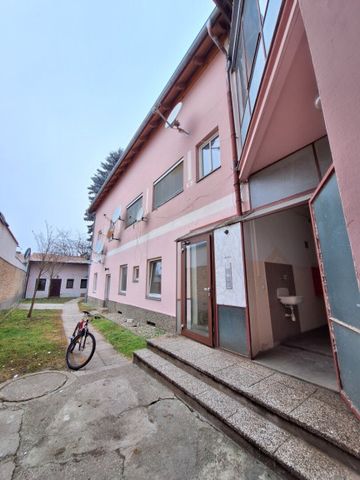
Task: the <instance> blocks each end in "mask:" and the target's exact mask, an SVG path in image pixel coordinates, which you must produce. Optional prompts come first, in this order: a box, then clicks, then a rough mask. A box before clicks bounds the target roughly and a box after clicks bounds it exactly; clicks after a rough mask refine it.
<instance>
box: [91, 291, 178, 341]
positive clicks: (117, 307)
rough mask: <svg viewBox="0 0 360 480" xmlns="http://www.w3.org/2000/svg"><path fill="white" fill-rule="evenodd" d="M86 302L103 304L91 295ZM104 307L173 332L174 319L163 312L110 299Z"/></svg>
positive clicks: (100, 305) (101, 305) (174, 326)
mask: <svg viewBox="0 0 360 480" xmlns="http://www.w3.org/2000/svg"><path fill="white" fill-rule="evenodd" d="M87 303H89V304H90V305H95V306H96V307H97V308H102V307H103V306H104V301H103V300H99V299H98V298H93V297H88V298H87ZM106 307H107V308H108V309H109V311H110V312H119V311H120V312H121V314H122V315H123V316H124V318H132V319H133V320H135V321H136V322H141V323H144V324H146V323H147V322H151V324H155V325H156V326H157V327H159V328H162V329H163V330H165V331H167V332H169V333H175V330H176V319H175V317H172V316H171V315H165V314H164V313H159V312H154V311H153V310H147V309H145V308H141V307H135V306H133V305H126V304H125V303H118V302H113V301H111V300H108V301H107V302H106Z"/></svg>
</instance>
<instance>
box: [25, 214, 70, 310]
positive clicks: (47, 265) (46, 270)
mask: <svg viewBox="0 0 360 480" xmlns="http://www.w3.org/2000/svg"><path fill="white" fill-rule="evenodd" d="M34 236H35V240H36V243H37V247H38V252H39V253H38V254H37V255H38V261H37V262H36V264H37V267H38V274H37V277H36V281H35V287H34V293H33V296H32V299H31V305H30V308H29V312H28V315H27V316H28V318H31V315H32V311H33V308H34V303H35V298H36V293H37V291H38V288H39V282H40V278H41V277H42V276H43V275H45V274H48V275H49V276H50V279H51V278H53V277H54V276H56V275H57V274H58V273H59V271H60V270H61V268H62V263H61V256H63V255H64V254H65V251H64V250H62V248H61V247H60V244H59V242H58V236H59V232H57V233H55V231H54V229H53V227H52V226H50V225H49V224H48V223H47V222H45V232H40V233H34Z"/></svg>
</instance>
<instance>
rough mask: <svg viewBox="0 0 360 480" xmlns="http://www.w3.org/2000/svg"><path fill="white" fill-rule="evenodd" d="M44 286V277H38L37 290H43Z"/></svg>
mask: <svg viewBox="0 0 360 480" xmlns="http://www.w3.org/2000/svg"><path fill="white" fill-rule="evenodd" d="M45 286H46V278H40V279H39V281H38V288H37V290H39V291H40V292H43V291H44V290H45Z"/></svg>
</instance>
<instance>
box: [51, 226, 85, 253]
mask: <svg viewBox="0 0 360 480" xmlns="http://www.w3.org/2000/svg"><path fill="white" fill-rule="evenodd" d="M56 245H57V249H58V250H59V251H61V252H63V255H69V256H80V257H85V258H90V253H91V244H90V242H89V241H88V240H87V239H86V238H84V237H83V236H81V235H80V234H78V235H77V236H72V234H71V232H69V231H65V230H58V231H57V239H56Z"/></svg>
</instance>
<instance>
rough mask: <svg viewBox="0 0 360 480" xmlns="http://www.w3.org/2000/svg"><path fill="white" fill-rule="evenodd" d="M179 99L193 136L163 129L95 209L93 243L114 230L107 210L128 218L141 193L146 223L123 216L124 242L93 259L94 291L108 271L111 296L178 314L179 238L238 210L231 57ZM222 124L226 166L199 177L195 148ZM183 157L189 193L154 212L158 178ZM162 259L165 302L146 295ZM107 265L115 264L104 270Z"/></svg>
mask: <svg viewBox="0 0 360 480" xmlns="http://www.w3.org/2000/svg"><path fill="white" fill-rule="evenodd" d="M181 101H182V102H183V109H182V111H181V113H180V115H179V120H180V123H181V126H182V127H183V128H185V129H186V130H188V131H189V132H190V135H188V136H187V135H185V134H180V133H178V132H177V131H175V130H170V129H165V128H164V127H163V126H162V127H160V128H159V129H158V130H157V131H156V133H155V134H154V135H153V136H152V137H151V138H150V140H149V141H148V143H147V144H146V145H145V147H144V148H143V149H142V151H141V153H140V154H139V155H138V157H137V158H136V159H135V161H134V163H133V164H132V165H131V166H129V167H128V168H127V170H126V172H125V174H124V175H123V176H122V177H121V178H120V180H119V182H118V184H117V185H116V187H115V188H113V190H112V191H111V192H110V194H109V195H108V196H107V197H106V198H105V200H104V201H103V202H102V204H101V205H100V207H99V208H98V210H97V212H96V223H95V235H94V238H95V242H96V240H97V233H98V231H99V230H102V231H103V232H104V233H106V231H107V229H108V228H109V221H108V220H107V219H106V218H105V217H104V214H106V215H107V216H108V217H111V215H112V213H113V211H114V210H115V208H116V207H118V206H121V210H122V213H123V216H125V210H126V206H127V205H128V204H129V203H130V202H131V201H132V200H134V199H135V198H136V197H137V196H138V195H140V194H143V206H144V211H145V215H146V216H147V217H148V221H147V222H139V223H137V224H135V225H134V226H131V227H129V228H126V229H125V226H124V223H123V222H117V226H116V230H115V234H114V236H115V237H117V238H118V237H119V236H120V237H121V241H120V242H118V241H116V240H114V241H111V242H108V241H107V240H106V239H105V237H102V238H104V239H105V245H106V249H107V255H106V259H105V263H104V264H99V263H93V264H92V265H91V268H90V284H89V296H91V297H95V298H98V299H103V298H104V291H105V275H106V274H111V288H110V295H109V299H110V300H112V301H115V302H119V303H126V304H129V305H135V306H138V307H142V308H145V309H148V310H153V311H157V312H161V313H165V314H167V315H171V316H175V313H176V312H175V303H176V293H175V292H176V285H175V284H176V244H175V239H176V238H178V237H179V236H181V235H183V234H185V233H188V232H189V231H191V230H193V229H195V228H198V227H200V226H203V225H207V224H208V223H211V222H213V221H216V220H219V219H222V218H226V217H228V216H231V215H234V214H235V212H236V209H235V196H234V193H233V186H232V183H233V182H232V180H233V173H232V156H231V131H230V124H229V114H228V105H227V91H226V71H225V58H224V56H223V55H222V54H221V53H218V54H217V55H216V56H215V58H214V59H213V60H212V61H211V63H210V65H208V66H207V68H206V69H205V70H204V71H203V72H202V74H201V76H200V77H199V78H198V79H197V80H196V81H195V82H194V83H193V84H192V85H191V86H190V88H189V89H188V90H187V91H186V92H185V94H184V98H182V100H181ZM216 130H218V131H219V136H220V150H221V168H220V169H219V170H217V171H215V172H213V173H212V174H210V175H209V176H208V177H206V178H204V179H202V180H201V181H200V182H197V181H196V162H197V146H198V145H199V143H201V142H202V140H204V139H205V138H206V137H207V136H208V135H209V134H210V133H211V132H213V131H216ZM181 158H183V160H184V191H183V192H182V193H180V194H179V195H178V196H177V197H175V198H173V199H171V200H170V201H168V202H167V203H166V204H164V205H162V206H160V207H159V208H158V209H157V210H155V211H152V200H153V182H154V181H155V180H156V179H157V178H159V177H160V176H161V175H162V174H163V173H164V172H165V171H166V170H167V169H169V168H170V167H171V166H172V165H173V164H174V163H176V162H177V161H178V160H180V159H181ZM156 257H162V297H161V301H156V300H151V299H148V298H146V278H147V272H146V270H147V261H148V260H149V259H152V258H156ZM123 264H127V265H128V283H127V292H126V295H120V294H119V293H118V289H119V267H120V265H123ZM135 265H139V266H140V281H139V283H133V282H132V269H133V266H135ZM105 268H109V270H108V271H105ZM95 272H98V282H97V289H96V292H93V276H94V273H95Z"/></svg>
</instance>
